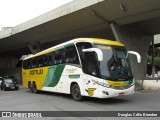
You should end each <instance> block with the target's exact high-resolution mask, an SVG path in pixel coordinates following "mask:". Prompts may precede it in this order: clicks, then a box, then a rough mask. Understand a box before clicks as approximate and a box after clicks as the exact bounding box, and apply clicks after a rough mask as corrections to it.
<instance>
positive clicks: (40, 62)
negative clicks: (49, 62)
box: [37, 57, 43, 67]
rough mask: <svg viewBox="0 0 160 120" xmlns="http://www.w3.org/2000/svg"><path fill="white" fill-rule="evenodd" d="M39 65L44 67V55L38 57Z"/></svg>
mask: <svg viewBox="0 0 160 120" xmlns="http://www.w3.org/2000/svg"><path fill="white" fill-rule="evenodd" d="M37 61H38V66H37V67H43V58H42V57H38V60H37Z"/></svg>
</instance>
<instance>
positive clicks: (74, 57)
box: [65, 46, 79, 64]
mask: <svg viewBox="0 0 160 120" xmlns="http://www.w3.org/2000/svg"><path fill="white" fill-rule="evenodd" d="M65 52H66V54H65V57H66V59H65V60H66V63H72V64H79V60H78V54H77V51H76V48H75V46H71V47H67V48H66V51H65Z"/></svg>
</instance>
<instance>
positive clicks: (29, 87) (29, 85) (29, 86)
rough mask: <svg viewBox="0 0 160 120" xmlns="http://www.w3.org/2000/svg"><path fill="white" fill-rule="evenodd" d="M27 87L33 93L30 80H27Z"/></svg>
mask: <svg viewBox="0 0 160 120" xmlns="http://www.w3.org/2000/svg"><path fill="white" fill-rule="evenodd" d="M28 89H29V91H30V92H31V93H33V88H32V85H31V82H28Z"/></svg>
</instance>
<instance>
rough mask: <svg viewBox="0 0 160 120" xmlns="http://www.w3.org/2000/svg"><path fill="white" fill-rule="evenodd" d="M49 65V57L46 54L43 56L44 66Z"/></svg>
mask: <svg viewBox="0 0 160 120" xmlns="http://www.w3.org/2000/svg"><path fill="white" fill-rule="evenodd" d="M47 65H48V59H47V56H46V55H44V56H43V66H44V67H45V66H47Z"/></svg>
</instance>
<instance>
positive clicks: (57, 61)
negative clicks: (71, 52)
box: [54, 50, 62, 65]
mask: <svg viewBox="0 0 160 120" xmlns="http://www.w3.org/2000/svg"><path fill="white" fill-rule="evenodd" d="M54 64H55V65H57V64H62V53H61V52H60V50H58V51H56V52H55V62H54Z"/></svg>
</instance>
